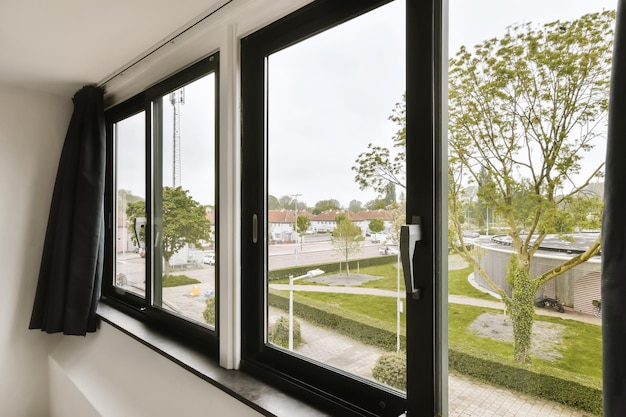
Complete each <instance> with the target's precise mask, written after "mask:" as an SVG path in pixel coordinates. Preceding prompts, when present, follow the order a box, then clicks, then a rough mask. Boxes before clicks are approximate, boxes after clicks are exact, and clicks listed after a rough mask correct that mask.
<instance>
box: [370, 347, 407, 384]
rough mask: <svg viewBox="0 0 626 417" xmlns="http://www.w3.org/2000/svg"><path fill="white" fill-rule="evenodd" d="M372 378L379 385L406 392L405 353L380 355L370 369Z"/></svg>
mask: <svg viewBox="0 0 626 417" xmlns="http://www.w3.org/2000/svg"><path fill="white" fill-rule="evenodd" d="M372 376H373V377H374V379H375V380H376V381H378V382H380V383H383V384H386V385H389V386H390V387H393V388H396V389H399V390H401V391H406V352H404V351H398V352H387V353H383V354H382V355H380V357H379V358H378V359H377V360H376V364H375V365H374V368H373V369H372Z"/></svg>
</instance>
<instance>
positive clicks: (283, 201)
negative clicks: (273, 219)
mask: <svg viewBox="0 0 626 417" xmlns="http://www.w3.org/2000/svg"><path fill="white" fill-rule="evenodd" d="M278 203H279V207H280V208H281V209H284V210H293V209H295V208H296V200H294V198H293V197H291V196H290V195H284V196H282V197H280V198H279V199H278Z"/></svg>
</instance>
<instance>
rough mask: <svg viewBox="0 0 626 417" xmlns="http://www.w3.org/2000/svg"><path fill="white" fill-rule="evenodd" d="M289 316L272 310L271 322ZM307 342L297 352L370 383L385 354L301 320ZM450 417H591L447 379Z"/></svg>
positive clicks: (474, 383)
mask: <svg viewBox="0 0 626 417" xmlns="http://www.w3.org/2000/svg"><path fill="white" fill-rule="evenodd" d="M285 314H286V313H285V312H283V311H281V310H278V309H275V308H270V310H269V316H270V317H269V319H270V322H272V321H274V320H275V319H276V318H278V317H280V316H281V315H285ZM298 322H299V323H300V328H301V329H302V336H303V339H304V342H303V343H302V345H300V346H299V347H298V348H297V349H296V350H295V352H296V353H299V354H301V355H304V356H306V357H307V358H310V359H312V360H314V361H318V362H320V363H321V364H324V365H327V366H331V367H335V368H338V369H341V370H343V371H346V372H349V373H351V374H354V375H357V376H360V377H362V378H365V379H368V380H372V381H373V380H374V379H373V377H372V368H373V367H374V365H375V363H376V360H377V359H378V357H379V356H380V355H381V354H382V353H383V351H382V350H380V349H378V348H375V347H373V346H368V345H365V344H363V343H360V342H357V341H355V340H353V339H351V338H348V337H346V336H343V335H339V334H337V333H335V332H333V331H331V330H328V329H323V328H320V327H317V326H314V325H312V324H310V323H308V322H306V321H303V320H302V319H299V318H298ZM448 411H449V412H448V415H449V416H450V417H590V415H589V414H587V413H584V412H581V411H578V410H575V409H572V408H568V407H565V406H563V405H561V404H558V403H555V402H551V401H545V400H541V399H538V398H534V397H530V396H528V395H524V394H519V393H515V392H511V391H507V390H505V389H502V388H498V387H494V386H491V385H487V384H485V383H482V382H478V381H475V380H472V379H471V378H468V377H465V376H457V375H452V374H450V375H448Z"/></svg>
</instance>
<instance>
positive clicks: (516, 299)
mask: <svg viewBox="0 0 626 417" xmlns="http://www.w3.org/2000/svg"><path fill="white" fill-rule="evenodd" d="M534 297H535V287H534V285H533V283H532V282H531V280H530V273H529V271H524V270H522V269H518V270H517V271H515V275H514V281H513V293H512V295H511V299H510V300H509V303H508V304H509V305H508V306H507V307H509V311H510V314H511V321H512V322H513V337H514V345H513V346H514V348H513V349H514V350H513V353H514V357H515V361H517V362H518V363H530V344H531V340H532V331H533V321H534V320H535V307H534V304H533V300H534Z"/></svg>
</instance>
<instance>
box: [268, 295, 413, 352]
mask: <svg viewBox="0 0 626 417" xmlns="http://www.w3.org/2000/svg"><path fill="white" fill-rule="evenodd" d="M268 302H269V304H270V305H271V306H272V307H276V308H279V309H281V310H283V311H288V309H289V299H288V298H287V297H286V296H283V295H281V294H280V293H279V292H277V291H275V290H270V292H269V297H268ZM293 309H294V314H295V315H296V316H298V317H300V318H302V319H303V320H306V321H307V322H309V323H311V324H314V325H316V326H320V327H324V328H326V329H332V330H333V331H336V332H337V333H339V334H343V335H345V336H348V337H351V338H353V339H355V340H359V341H361V342H363V343H365V344H367V345H370V346H377V347H379V348H381V349H383V350H387V351H395V349H396V345H397V340H396V339H397V335H396V326H395V325H393V324H390V323H385V322H382V321H380V320H376V319H373V318H371V317H367V316H364V315H362V314H358V313H355V312H353V311H346V310H343V309H341V308H339V307H336V306H332V305H329V304H328V303H323V302H320V301H317V300H311V299H303V298H301V299H298V300H297V301H294V302H293ZM405 345H406V338H405V336H404V335H401V336H400V348H401V349H403V348H404V346H405Z"/></svg>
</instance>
